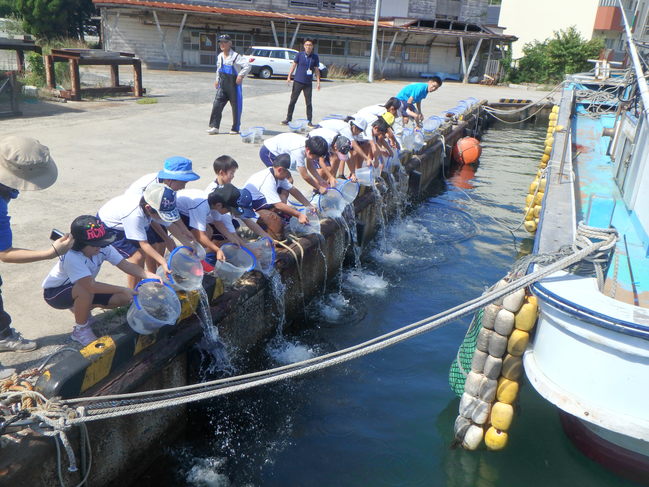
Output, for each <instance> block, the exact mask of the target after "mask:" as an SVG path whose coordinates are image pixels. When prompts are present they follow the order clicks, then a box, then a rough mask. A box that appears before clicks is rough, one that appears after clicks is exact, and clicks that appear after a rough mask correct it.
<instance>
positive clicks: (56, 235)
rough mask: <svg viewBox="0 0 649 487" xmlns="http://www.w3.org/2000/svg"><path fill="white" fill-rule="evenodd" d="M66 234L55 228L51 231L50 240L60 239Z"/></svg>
mask: <svg viewBox="0 0 649 487" xmlns="http://www.w3.org/2000/svg"><path fill="white" fill-rule="evenodd" d="M64 236H65V233H63V232H62V231H61V230H57V229H56V228H53V229H52V233H50V240H58V239H60V238H61V237H64Z"/></svg>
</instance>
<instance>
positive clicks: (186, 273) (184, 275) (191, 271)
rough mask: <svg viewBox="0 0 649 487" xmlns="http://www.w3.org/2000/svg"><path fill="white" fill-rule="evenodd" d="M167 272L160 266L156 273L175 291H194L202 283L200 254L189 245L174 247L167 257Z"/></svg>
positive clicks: (202, 271)
mask: <svg viewBox="0 0 649 487" xmlns="http://www.w3.org/2000/svg"><path fill="white" fill-rule="evenodd" d="M167 267H168V268H169V271H170V272H169V274H165V272H164V270H162V268H159V269H158V272H157V274H158V275H159V276H160V277H162V279H163V280H164V282H166V283H168V284H169V285H170V286H171V287H173V288H174V289H175V290H176V291H195V290H197V289H199V288H200V287H201V286H202V284H203V273H204V270H203V265H202V264H201V259H200V255H197V252H195V251H194V249H192V248H191V247H187V246H181V247H176V248H175V249H174V250H172V251H171V253H170V254H169V257H168V258H167Z"/></svg>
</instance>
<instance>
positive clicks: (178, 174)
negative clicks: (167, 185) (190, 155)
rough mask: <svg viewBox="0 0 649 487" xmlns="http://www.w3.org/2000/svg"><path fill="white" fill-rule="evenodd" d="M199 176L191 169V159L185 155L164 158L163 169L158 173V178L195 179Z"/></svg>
mask: <svg viewBox="0 0 649 487" xmlns="http://www.w3.org/2000/svg"><path fill="white" fill-rule="evenodd" d="M198 178H200V176H199V175H198V174H196V173H195V172H194V171H192V161H190V160H189V159H187V158H186V157H181V156H174V157H168V158H167V159H165V164H164V169H163V170H162V171H160V172H159V173H158V179H160V180H163V179H173V180H174V181H196V180H197V179H198Z"/></svg>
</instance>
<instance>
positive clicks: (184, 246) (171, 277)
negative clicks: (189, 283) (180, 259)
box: [165, 245, 196, 284]
mask: <svg viewBox="0 0 649 487" xmlns="http://www.w3.org/2000/svg"><path fill="white" fill-rule="evenodd" d="M181 249H187V250H189V251H190V252H191V253H193V254H195V253H196V252H195V251H194V249H193V248H191V247H190V246H189V245H181V246H179V247H176V248H175V249H173V250H172V251H171V252H170V253H169V257H167V264H168V266H169V267H171V259H173V257H174V255H176V253H177V252H178V251H179V250H181ZM165 275H166V276H167V279H169V282H170V283H171V284H176V281H174V278H173V276H172V275H171V272H165Z"/></svg>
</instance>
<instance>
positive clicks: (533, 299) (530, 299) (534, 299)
mask: <svg viewBox="0 0 649 487" xmlns="http://www.w3.org/2000/svg"><path fill="white" fill-rule="evenodd" d="M527 302H528V303H531V304H533V305H534V306H538V305H539V300H538V299H537V297H536V296H528V297H527Z"/></svg>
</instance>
